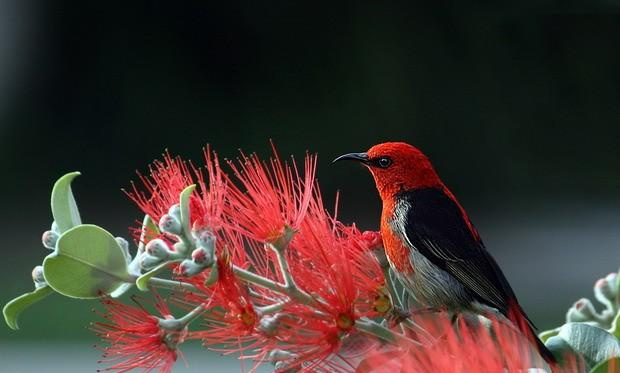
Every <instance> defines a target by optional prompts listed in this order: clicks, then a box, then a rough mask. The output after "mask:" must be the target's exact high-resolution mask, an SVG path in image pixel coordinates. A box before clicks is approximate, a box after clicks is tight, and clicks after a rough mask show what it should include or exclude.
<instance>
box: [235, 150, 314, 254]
mask: <svg viewBox="0 0 620 373" xmlns="http://www.w3.org/2000/svg"><path fill="white" fill-rule="evenodd" d="M229 165H230V167H231V168H232V169H233V172H234V175H235V176H236V177H237V179H238V180H239V181H240V182H241V184H242V187H243V188H244V189H245V190H241V189H238V188H231V190H230V206H229V209H228V211H227V213H228V215H229V216H230V218H231V220H232V221H234V222H235V223H236V224H238V229H240V231H241V232H243V233H244V234H245V235H247V236H248V237H250V238H252V239H255V240H257V241H260V242H275V241H276V240H277V239H279V238H281V237H282V236H283V235H284V230H285V227H287V226H288V227H290V228H292V229H297V228H298V227H299V225H300V223H301V221H302V219H303V217H304V215H305V213H306V210H307V209H308V205H309V204H310V201H311V199H312V193H313V191H312V190H313V185H314V175H315V169H316V156H312V155H308V156H306V159H305V165H304V175H303V176H301V175H300V173H299V171H298V169H297V165H296V164H295V162H294V161H293V162H292V165H289V164H287V163H284V162H282V160H281V159H280V157H279V156H278V154H277V152H276V150H275V147H273V158H271V159H270V160H269V162H268V164H267V163H265V162H262V161H261V160H260V159H258V157H257V156H256V154H252V155H250V156H246V155H245V154H241V159H240V160H239V162H238V165H237V164H235V163H234V162H229Z"/></svg>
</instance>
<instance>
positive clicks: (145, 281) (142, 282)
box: [136, 260, 180, 291]
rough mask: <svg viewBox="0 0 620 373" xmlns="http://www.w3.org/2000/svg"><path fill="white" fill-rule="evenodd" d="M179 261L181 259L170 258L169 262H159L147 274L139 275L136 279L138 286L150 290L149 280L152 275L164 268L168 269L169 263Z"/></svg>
mask: <svg viewBox="0 0 620 373" xmlns="http://www.w3.org/2000/svg"><path fill="white" fill-rule="evenodd" d="M179 261H180V260H169V261H167V262H163V263H161V264H159V265H158V266H157V267H155V268H153V269H151V270H150V271H148V272H147V273H145V274H143V275H141V276H140V277H138V279H137V280H136V287H137V288H138V289H139V290H140V291H148V290H149V280H150V279H151V277H153V276H155V275H156V274H158V273H159V272H161V271H163V270H164V269H166V268H167V267H168V265H170V264H171V263H174V262H179Z"/></svg>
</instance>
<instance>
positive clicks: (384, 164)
mask: <svg viewBox="0 0 620 373" xmlns="http://www.w3.org/2000/svg"><path fill="white" fill-rule="evenodd" d="M391 164H392V160H391V159H390V158H388V157H381V158H379V159H377V161H376V165H377V166H379V167H381V168H388V167H390V165H391Z"/></svg>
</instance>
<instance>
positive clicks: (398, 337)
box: [355, 318, 421, 346]
mask: <svg viewBox="0 0 620 373" xmlns="http://www.w3.org/2000/svg"><path fill="white" fill-rule="evenodd" d="M355 328H356V329H357V330H359V331H360V332H363V333H366V334H370V335H373V336H375V337H377V338H379V339H382V340H383V341H385V342H388V343H407V344H413V345H416V346H421V343H420V342H417V341H414V340H413V339H410V338H407V337H405V336H404V335H402V334H400V333H395V332H393V331H392V330H390V329H388V328H386V327H384V326H382V325H381V324H379V323H377V322H375V321H372V320H370V319H367V318H361V319H359V320H357V321H356V322H355Z"/></svg>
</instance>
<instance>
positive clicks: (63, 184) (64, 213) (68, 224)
mask: <svg viewBox="0 0 620 373" xmlns="http://www.w3.org/2000/svg"><path fill="white" fill-rule="evenodd" d="M79 175H80V173H79V172H70V173H68V174H66V175H64V176H63V177H61V178H60V179H58V180H57V181H56V183H55V184H54V188H53V189H52V215H53V216H54V221H55V222H56V224H57V225H58V229H59V230H60V232H61V233H63V232H65V231H67V230H69V229H71V228H73V227H75V226H77V225H80V224H82V221H81V220H80V213H79V212H78V208H77V204H76V203H75V198H74V197H73V193H72V192H71V182H72V181H73V179H75V178H76V177H77V176H79Z"/></svg>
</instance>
